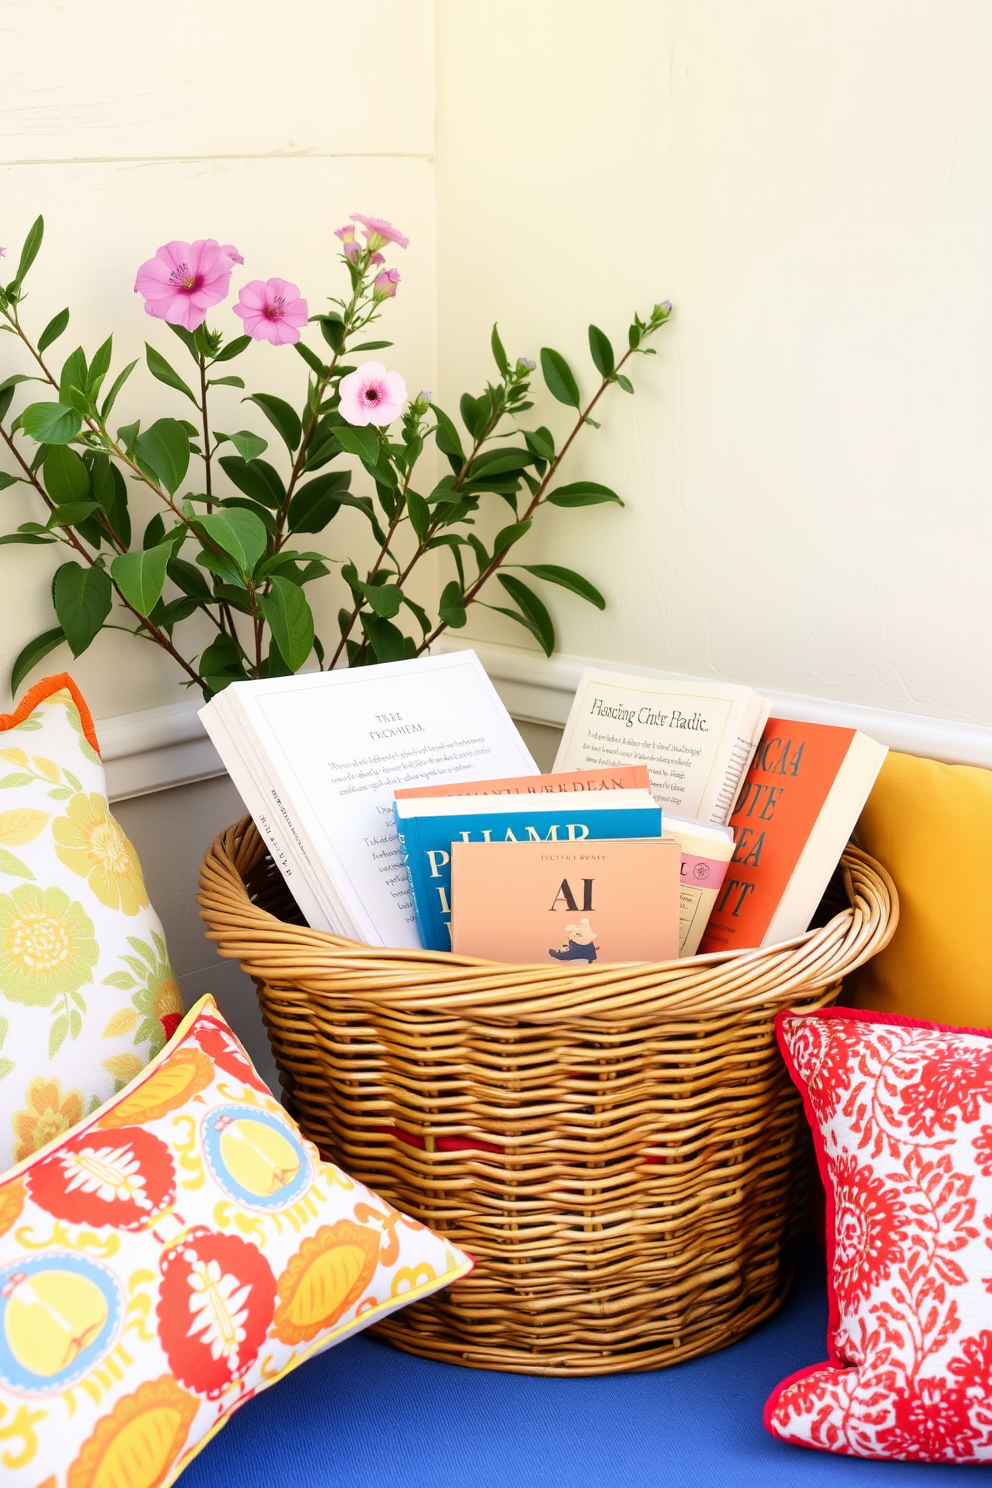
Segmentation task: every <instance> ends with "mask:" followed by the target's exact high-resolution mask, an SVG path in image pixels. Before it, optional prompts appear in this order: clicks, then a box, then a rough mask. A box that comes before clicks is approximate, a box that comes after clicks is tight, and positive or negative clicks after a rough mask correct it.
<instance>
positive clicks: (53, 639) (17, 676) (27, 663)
mask: <svg viewBox="0 0 992 1488" xmlns="http://www.w3.org/2000/svg"><path fill="white" fill-rule="evenodd" d="M64 640H65V631H64V630H63V629H62V627H61V625H56V626H55V628H54V630H46V631H44V632H43V633H42V634H41V635H40V636H35V638H34V640H33V641H28V643H27V645H26V646H25V647H24V649H23V651H21V653H20V654H19V656H18V658H17V660H16V661H15V662H14V665H13V667H12V669H11V673H10V690H11V693H12V694H13V693H16V692H17V689H18V688H19V687H20V685H21V683H22V682H23V681H24V678H25V677H26V676H27V675H28V673H29V672H31V671H33V670H34V668H35V667H36V666H37V665H38V663H39V661H42V660H43V659H44V658H45V657H46V656H47V655H48V653H49V652H50V651H54V650H55V647H56V646H61V644H62V642H63V641H64Z"/></svg>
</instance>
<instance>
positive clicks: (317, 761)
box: [200, 651, 539, 946]
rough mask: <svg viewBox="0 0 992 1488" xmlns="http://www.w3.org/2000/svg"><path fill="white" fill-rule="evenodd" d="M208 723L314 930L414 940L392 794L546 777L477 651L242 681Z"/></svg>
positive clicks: (216, 703)
mask: <svg viewBox="0 0 992 1488" xmlns="http://www.w3.org/2000/svg"><path fill="white" fill-rule="evenodd" d="M200 717H201V719H202V720H203V723H204V725H205V727H206V730H207V733H208V734H209V735H210V737H211V739H212V740H213V742H214V743H215V745H216V746H217V751H218V753H219V754H220V757H221V759H222V760H223V761H224V764H225V765H226V766H227V768H228V770H229V772H230V775H231V778H232V780H233V781H234V783H235V785H236V786H237V788H238V790H239V791H240V793H241V795H242V798H243V799H244V802H245V805H246V806H247V808H248V810H249V811H250V812H251V814H252V816H253V818H254V820H255V823H256V825H257V827H258V829H259V831H260V832H261V834H262V836H263V838H264V840H265V842H266V845H267V846H268V848H269V851H270V853H271V854H272V858H273V861H274V862H275V863H276V864H277V866H278V867H279V869H280V871H281V872H282V874H283V876H284V877H285V879H286V882H287V884H288V886H289V888H290V890H291V892H292V893H293V895H294V897H295V898H296V901H297V903H298V905H299V906H300V909H301V910H302V912H303V914H304V916H305V917H306V919H307V921H308V922H309V924H311V925H312V926H313V927H314V928H315V929H320V930H331V931H333V932H334V933H335V934H337V935H346V936H349V937H350V938H351V939H353V940H362V941H367V942H369V943H370V944H372V945H388V946H419V944H420V940H419V936H418V934H417V926H416V919H415V915H414V908H413V901H412V899H411V897H410V885H409V880H408V877H407V873H406V869H405V868H404V866H403V853H402V849H401V847H400V843H399V839H398V837H397V835H396V823H395V821H394V819H393V792H394V790H396V789H397V788H398V787H404V786H416V785H425V784H427V783H428V782H430V781H435V782H436V781H438V780H464V779H467V778H468V777H469V776H470V775H486V776H496V775H527V774H532V775H537V774H538V773H539V771H538V768H537V765H536V764H535V763H534V761H533V759H532V758H531V756H530V753H529V751H528V749H527V747H526V745H525V744H524V741H523V740H522V739H521V737H520V735H519V733H518V732H517V729H516V727H515V725H514V723H513V720H512V719H511V718H510V716H509V714H508V713H507V711H506V709H505V707H504V706H503V704H502V702H501V701H500V698H499V696H498V695H497V693H496V690H495V688H494V687H493V685H492V683H491V682H490V680H489V678H488V677H487V676H486V673H485V671H484V670H483V668H482V665H481V663H480V661H479V659H478V657H477V656H476V655H475V652H474V651H458V652H454V653H451V654H449V655H446V656H424V657H420V658H419V659H417V660H410V661H396V662H385V663H381V664H380V665H378V666H368V667H355V668H353V669H350V670H349V669H342V670H339V671H334V672H307V673H298V674H297V675H296V676H293V677H273V678H268V679H262V680H260V681H255V682H235V683H233V684H232V685H231V686H230V687H227V688H225V690H224V691H223V692H221V693H218V694H217V696H216V697H215V698H213V699H211V701H210V702H209V703H207V705H206V707H204V708H203V709H201V711H200Z"/></svg>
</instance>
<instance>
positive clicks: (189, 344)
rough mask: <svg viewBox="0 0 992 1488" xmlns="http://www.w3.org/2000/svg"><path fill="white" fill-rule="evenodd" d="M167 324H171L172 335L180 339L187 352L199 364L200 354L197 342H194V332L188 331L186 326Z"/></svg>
mask: <svg viewBox="0 0 992 1488" xmlns="http://www.w3.org/2000/svg"><path fill="white" fill-rule="evenodd" d="M167 324H169V330H170V331H171V332H172V334H173V335H174V336H178V337H179V339H180V341H181V342H182V343H183V345H184V346H185V348H186V350H187V351H188V352H189V354H190V356H191V357H192V358H193V360H194V362H198V361H199V360H200V353H199V352H198V351H197V349H196V341H195V340H194V337H193V332H192V331H188V330H187V329H186V327H185V326H180V325H172V324H170V323H168V322H167Z"/></svg>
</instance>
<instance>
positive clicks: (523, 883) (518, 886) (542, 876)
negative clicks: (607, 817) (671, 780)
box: [451, 837, 682, 971]
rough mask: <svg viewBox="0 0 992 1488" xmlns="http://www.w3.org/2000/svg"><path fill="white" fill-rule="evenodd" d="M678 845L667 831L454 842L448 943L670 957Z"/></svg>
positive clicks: (496, 950)
mask: <svg viewBox="0 0 992 1488" xmlns="http://www.w3.org/2000/svg"><path fill="white" fill-rule="evenodd" d="M681 860H682V850H681V847H680V846H679V844H678V843H677V842H675V841H674V840H672V841H666V840H663V839H662V838H658V837H655V838H641V837H636V838H630V839H627V840H626V841H620V840H618V839H615V838H605V839H601V840H600V841H598V842H597V841H588V840H587V841H583V842H574V843H571V842H455V843H453V844H452V848H451V948H452V950H453V951H455V952H456V953H458V954H459V955H463V956H482V957H485V958H486V959H487V960H491V961H508V962H517V963H520V962H535V961H546V962H552V961H558V962H561V963H564V964H566V965H569V966H571V967H572V968H573V969H575V970H577V971H581V970H582V969H583V968H585V967H588V966H591V965H593V964H594V963H595V962H597V961H671V960H674V959H675V958H676V957H677V956H678V954H679V881H680V872H681Z"/></svg>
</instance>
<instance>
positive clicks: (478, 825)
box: [393, 791, 661, 951]
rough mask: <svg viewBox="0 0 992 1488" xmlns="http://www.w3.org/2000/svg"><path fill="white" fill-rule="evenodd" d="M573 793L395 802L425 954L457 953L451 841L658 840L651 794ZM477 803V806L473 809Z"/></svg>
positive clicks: (658, 811)
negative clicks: (453, 946)
mask: <svg viewBox="0 0 992 1488" xmlns="http://www.w3.org/2000/svg"><path fill="white" fill-rule="evenodd" d="M620 794H622V793H621V792H619V791H611V792H610V797H611V799H609V800H604V799H603V798H602V797H598V798H594V799H588V798H586V797H582V796H578V795H571V794H570V795H568V796H565V797H557V798H554V799H548V798H546V797H532V798H530V799H528V800H527V802H526V804H524V802H523V801H522V800H521V799H520V798H519V797H493V796H478V797H472V796H447V797H443V798H434V799H429V800H404V801H396V802H395V803H394V806H393V810H394V812H395V815H396V829H397V831H398V833H399V838H400V842H401V844H402V846H403V851H404V854H405V860H406V866H407V870H408V872H409V874H410V886H411V890H412V893H413V902H414V908H415V910H416V916H417V929H418V930H419V932H420V939H421V942H422V944H423V946H424V948H425V949H426V950H432V951H450V949H451V929H450V923H451V844H452V843H453V842H562V843H575V842H582V841H585V840H586V839H587V838H588V839H590V840H593V841H596V840H600V839H603V838H622V839H628V838H631V837H660V836H661V807H660V806H658V805H656V804H655V802H654V801H652V800H651V799H650V798H648V797H647V795H646V793H644V795H643V796H639V797H638V799H636V800H630V799H628V802H626V803H624V804H621V803H619V802H618V801H617V797H618V796H619V795H620ZM475 803H477V805H476V804H475Z"/></svg>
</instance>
